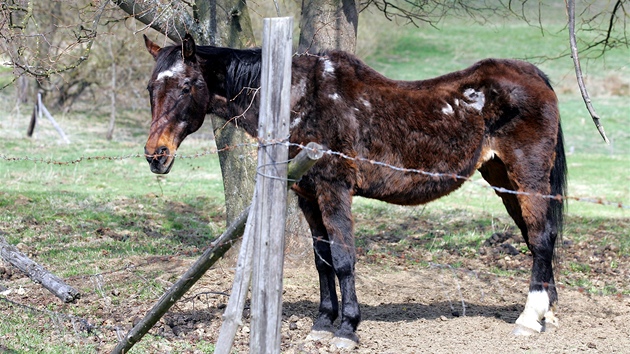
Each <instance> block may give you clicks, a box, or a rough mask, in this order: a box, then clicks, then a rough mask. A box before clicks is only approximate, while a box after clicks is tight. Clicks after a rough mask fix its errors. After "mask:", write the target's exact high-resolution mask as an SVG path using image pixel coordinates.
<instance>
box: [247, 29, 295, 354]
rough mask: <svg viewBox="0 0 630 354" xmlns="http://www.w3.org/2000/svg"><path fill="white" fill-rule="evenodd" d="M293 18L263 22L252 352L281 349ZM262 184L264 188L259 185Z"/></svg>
mask: <svg viewBox="0 0 630 354" xmlns="http://www.w3.org/2000/svg"><path fill="white" fill-rule="evenodd" d="M292 30H293V19H292V18H290V17H283V18H266V19H265V20H264V22H263V46H262V74H261V88H260V115H259V122H258V138H259V139H260V140H261V141H262V142H263V144H261V146H260V147H259V151H258V169H259V170H258V176H257V182H256V191H255V193H256V198H254V200H256V201H257V203H259V205H258V206H255V207H254V208H253V209H254V210H255V211H256V212H257V213H258V214H257V215H256V217H255V218H254V220H253V222H254V223H255V224H254V225H252V227H253V228H254V229H255V230H256V232H255V233H254V234H255V235H257V237H255V239H254V269H253V274H252V301H251V308H252V323H251V335H250V344H249V348H250V349H249V350H250V353H280V325H281V316H282V274H283V263H284V225H285V221H286V207H287V187H286V186H287V182H286V178H287V163H286V161H287V159H288V150H289V148H288V146H287V145H285V144H268V143H266V142H273V141H276V142H277V141H281V140H282V139H285V138H286V137H287V136H289V115H290V100H291V59H292V49H291V47H292ZM259 187H260V188H259Z"/></svg>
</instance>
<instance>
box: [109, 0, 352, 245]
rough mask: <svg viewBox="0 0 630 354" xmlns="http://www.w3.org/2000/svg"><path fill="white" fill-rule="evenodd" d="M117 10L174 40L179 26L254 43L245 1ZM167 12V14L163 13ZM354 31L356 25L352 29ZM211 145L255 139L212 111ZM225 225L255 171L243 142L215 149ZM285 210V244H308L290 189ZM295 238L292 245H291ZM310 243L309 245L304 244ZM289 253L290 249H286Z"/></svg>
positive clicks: (220, 42)
mask: <svg viewBox="0 0 630 354" xmlns="http://www.w3.org/2000/svg"><path fill="white" fill-rule="evenodd" d="M114 3H115V4H116V5H118V6H119V7H120V8H121V9H122V10H123V11H125V12H127V13H128V14H130V15H133V16H134V17H135V18H136V19H137V20H138V21H140V22H142V23H144V24H146V25H149V26H150V27H151V28H153V29H155V30H157V31H159V32H161V33H163V34H165V35H167V36H168V37H169V38H171V39H173V40H175V41H178V40H179V39H180V38H183V37H184V28H185V29H186V30H187V31H188V32H189V33H190V34H191V35H192V36H193V37H194V39H195V41H196V42H197V43H199V44H211V45H217V46H226V47H232V48H243V47H252V46H255V39H254V33H253V30H252V27H251V20H250V17H249V11H248V8H247V3H246V1H244V0H209V1H203V0H197V1H196V2H195V4H194V7H193V9H194V10H193V12H192V15H191V14H189V13H187V12H185V11H179V12H176V11H175V10H173V9H175V8H176V7H177V6H182V4H183V2H180V1H171V2H170V4H171V8H161V7H160V8H156V7H151V6H147V5H145V4H144V3H143V2H140V1H138V2H136V1H135V0H114ZM169 14H170V15H169ZM355 32H356V30H355ZM210 118H211V119H210V120H211V121H212V126H213V128H214V133H215V141H216V144H217V148H219V149H223V148H225V147H235V146H239V145H241V144H248V145H251V144H256V140H254V139H252V138H251V137H249V136H248V135H247V134H246V133H245V132H244V131H243V130H242V129H237V128H236V127H234V125H232V124H226V122H225V121H224V120H222V119H220V118H217V117H210ZM219 161H220V163H221V172H222V175H223V186H224V189H225V206H226V214H227V222H228V225H229V224H230V223H231V221H232V220H234V218H235V217H236V216H237V215H238V213H239V212H240V211H241V210H243V208H244V207H245V206H247V205H248V204H249V203H250V201H251V199H252V195H253V192H254V180H255V177H256V149H255V148H253V147H249V146H243V147H239V148H234V149H228V150H226V151H223V152H221V153H219ZM289 200H290V202H289V206H288V216H287V237H288V240H289V241H288V243H287V244H288V248H289V250H290V249H291V248H295V247H297V248H302V246H300V244H304V242H302V240H305V241H306V244H309V245H310V241H308V240H309V238H308V237H306V235H308V234H309V232H308V225H307V223H306V221H305V220H304V217H303V216H302V213H301V212H300V210H299V208H298V207H297V198H296V197H295V195H293V194H291V197H290V198H289ZM296 242H297V245H296ZM308 247H310V246H308ZM289 254H291V251H289Z"/></svg>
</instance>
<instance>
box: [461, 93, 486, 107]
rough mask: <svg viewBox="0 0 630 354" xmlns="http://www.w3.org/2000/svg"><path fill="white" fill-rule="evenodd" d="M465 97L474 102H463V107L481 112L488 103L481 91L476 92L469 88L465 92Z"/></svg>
mask: <svg viewBox="0 0 630 354" xmlns="http://www.w3.org/2000/svg"><path fill="white" fill-rule="evenodd" d="M464 97H466V98H468V99H469V100H471V101H472V102H470V103H468V102H463V103H462V104H463V105H466V106H468V107H471V108H473V109H476V110H477V111H480V112H481V109H482V108H483V106H484V104H485V103H486V96H485V95H484V94H483V92H481V91H475V90H474V89H472V88H467V89H466V90H465V91H464Z"/></svg>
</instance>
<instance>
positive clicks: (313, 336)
mask: <svg viewBox="0 0 630 354" xmlns="http://www.w3.org/2000/svg"><path fill="white" fill-rule="evenodd" d="M332 337H333V332H329V331H315V330H313V331H311V333H309V334H308V336H306V340H311V341H314V342H321V341H324V340H328V339H330V338H332Z"/></svg>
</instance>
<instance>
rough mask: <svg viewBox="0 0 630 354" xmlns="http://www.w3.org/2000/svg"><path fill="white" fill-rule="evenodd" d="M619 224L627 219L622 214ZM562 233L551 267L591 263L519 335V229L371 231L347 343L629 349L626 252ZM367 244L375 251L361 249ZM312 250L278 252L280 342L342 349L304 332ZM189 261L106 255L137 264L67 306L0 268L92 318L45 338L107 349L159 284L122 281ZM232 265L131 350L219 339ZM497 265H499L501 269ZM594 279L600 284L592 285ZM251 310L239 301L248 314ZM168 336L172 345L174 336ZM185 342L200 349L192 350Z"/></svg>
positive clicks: (172, 275) (88, 285)
mask: <svg viewBox="0 0 630 354" xmlns="http://www.w3.org/2000/svg"><path fill="white" fill-rule="evenodd" d="M623 223H625V224H624V225H626V224H627V220H626V221H623ZM626 226H627V225H626ZM594 236H596V235H594ZM372 241H374V244H375V245H382V244H384V243H385V244H387V241H388V240H384V239H383V237H382V236H374V237H373V240H372ZM389 241H391V240H389ZM564 243H565V246H564V247H563V248H562V250H561V257H562V258H561V259H562V260H561V261H560V263H559V264H560V265H559V267H558V271H557V273H561V272H562V269H567V267H568V266H567V265H566V264H567V263H569V261H571V260H579V261H580V262H579V264H582V265H583V266H584V267H585V269H587V270H588V271H585V273H587V274H582V273H579V272H576V271H573V272H569V275H566V276H565V275H560V276H557V279H558V281H559V284H560V285H559V296H560V304H559V307H558V309H557V310H558V312H557V315H558V317H559V320H560V327H559V328H557V329H550V330H548V331H546V332H544V333H541V334H540V335H534V336H530V337H515V336H512V335H511V331H512V329H513V327H514V321H515V320H516V318H517V317H518V315H519V313H520V312H521V310H522V309H523V305H524V303H525V299H526V295H527V289H528V277H529V271H528V270H529V266H530V255H529V254H527V253H526V252H516V253H514V252H513V251H514V249H521V248H522V246H523V245H522V240H519V239H518V237H515V236H511V234H510V233H509V232H508V233H505V234H496V235H494V236H493V237H492V238H490V239H488V240H487V242H485V243H484V246H483V247H482V248H481V249H480V250H477V251H476V252H477V253H476V254H473V255H471V254H467V253H466V252H462V251H461V250H450V251H444V252H441V253H440V252H437V253H436V252H433V253H427V252H426V251H423V249H421V248H414V247H411V246H407V247H408V250H407V252H402V253H398V252H391V248H383V249H382V250H381V251H382V252H381V251H379V249H378V248H375V247H376V246H373V245H372V246H371V247H370V245H371V244H370V243H369V242H368V244H367V246H366V247H365V248H360V249H359V262H358V265H357V292H358V296H359V301H360V303H361V310H362V316H363V322H362V323H361V324H360V326H359V330H358V334H359V336H360V339H361V343H360V345H359V347H358V348H357V349H355V350H353V351H352V352H355V353H456V352H462V353H475V352H484V353H514V352H526V353H572V352H592V353H627V352H630V326H629V325H628V323H630V297H629V296H628V295H627V289H628V283H629V282H630V277H629V274H630V266H629V263H630V260H629V259H628V256H620V255H619V252H617V250H615V249H614V247H612V249H611V247H610V246H607V245H603V244H602V245H599V246H598V245H596V244H593V243H584V242H579V243H573V242H571V240H565V241H564ZM368 248H369V249H370V250H371V251H367V250H366V249H368ZM401 255H404V257H402V256H401ZM311 257H312V256H311V255H310V254H305V253H302V254H297V255H296V254H293V255H292V257H290V259H289V260H288V261H287V263H286V267H285V282H284V289H285V293H284V297H283V302H284V309H283V324H282V348H283V352H285V353H330V352H338V350H336V349H335V348H332V347H331V346H330V345H329V344H328V343H327V342H312V341H307V340H305V338H306V336H307V334H308V333H309V331H310V326H311V324H312V319H313V318H314V317H315V314H316V311H317V306H318V284H317V279H316V276H315V274H316V272H315V269H314V266H313V265H312V260H311ZM302 258H303V259H302ZM410 259H415V260H416V261H417V262H415V261H410ZM193 260H194V259H192V258H187V259H185V260H183V259H181V258H177V257H152V258H138V259H124V260H123V259H121V260H120V263H119V264H112V266H111V269H116V268H120V267H123V266H124V265H125V264H135V266H134V267H132V268H129V269H127V270H123V271H118V272H111V273H109V274H103V275H102V276H100V278H99V279H98V284H97V281H96V280H95V279H94V278H81V277H77V278H74V279H70V282H71V283H73V284H74V285H77V284H78V286H79V287H82V288H83V289H92V291H87V292H86V291H85V290H84V294H85V295H84V297H83V298H82V299H81V300H80V301H79V303H78V304H76V305H71V306H74V307H75V308H68V307H65V308H62V306H61V305H55V304H50V303H51V295H50V294H48V293H47V292H46V291H45V290H42V289H41V288H39V287H37V286H35V285H33V284H32V283H30V281H29V280H28V279H27V278H24V277H23V276H21V275H18V274H16V273H14V272H12V271H11V270H10V269H9V268H8V267H7V266H3V267H0V268H2V269H0V273H1V274H0V277H2V279H3V283H4V284H5V285H8V286H9V287H10V288H13V289H15V288H24V289H26V291H25V292H23V293H19V292H14V293H12V294H10V295H8V296H7V298H8V299H10V300H11V301H15V302H17V303H20V304H23V305H28V306H32V307H34V308H42V307H43V306H42V304H48V307H47V308H48V309H50V310H52V311H57V312H63V313H74V314H76V316H79V317H80V318H85V319H87V320H88V321H89V325H85V324H82V323H80V321H76V320H75V321H67V323H66V324H65V326H66V327H67V328H71V329H68V330H66V331H57V332H55V333H56V334H55V335H53V337H52V338H51V339H50V340H53V341H60V340H63V341H66V342H67V343H68V345H69V346H71V347H75V348H76V347H79V348H80V347H81V345H84V344H90V345H95V346H96V348H97V352H109V351H110V350H111V349H112V348H113V347H114V345H115V343H116V334H115V331H114V330H113V329H114V328H115V327H120V328H121V329H122V330H124V331H127V330H128V329H130V328H131V326H132V324H133V323H134V322H135V321H137V320H138V319H139V318H142V316H144V314H145V313H146V312H147V311H148V309H150V307H151V306H152V305H153V303H154V301H155V299H156V298H157V297H159V295H160V290H162V288H160V287H159V286H156V287H155V288H151V289H153V290H151V289H150V290H151V291H149V294H148V295H140V292H139V291H137V290H136V291H135V293H134V292H133V291H131V290H130V289H126V288H125V284H129V283H132V282H134V281H137V279H138V277H150V276H151V274H152V272H155V273H156V274H160V275H159V276H157V277H155V279H154V280H155V281H156V282H157V283H158V284H161V283H164V284H171V283H172V282H173V281H175V280H176V279H177V278H178V277H179V275H180V274H182V273H183V272H184V271H185V270H186V269H187V268H188V266H189V265H190V264H191V263H192V262H193ZM447 264H451V265H457V266H449V265H447ZM0 265H1V264H0ZM231 267H233V262H231V261H228V260H222V261H220V262H219V263H218V264H217V265H216V266H215V267H214V268H213V269H211V270H210V271H209V272H208V273H207V275H206V276H205V277H204V278H203V279H202V280H201V281H200V283H198V284H197V285H196V286H195V287H194V288H193V289H192V290H191V291H190V292H189V295H187V296H186V297H185V298H184V299H183V300H182V301H180V302H179V303H178V304H176V305H175V306H174V307H173V309H172V310H171V311H170V312H169V313H168V314H167V315H166V316H165V317H164V318H163V319H162V320H161V321H160V322H159V323H158V324H157V325H156V327H155V328H154V329H153V330H152V331H151V334H152V335H153V337H145V339H144V341H147V342H149V343H150V342H151V341H156V338H157V339H160V341H156V342H160V343H161V344H155V345H153V344H149V345H148V348H149V349H144V350H142V351H138V352H145V351H146V352H156V353H171V352H181V350H177V349H174V348H172V347H171V346H170V345H169V343H179V344H181V343H182V342H186V343H190V344H191V346H192V347H193V348H194V345H195V343H197V342H198V341H199V340H200V339H203V340H206V341H215V340H216V338H217V336H218V330H219V328H220V325H221V321H220V316H221V313H222V311H223V309H224V308H225V304H226V303H227V300H228V298H227V296H226V295H227V293H228V292H229V291H230V289H231V285H232V284H231V279H232V275H233V271H232V269H231ZM497 269H501V270H505V272H504V273H501V272H497ZM493 270H494V271H493ZM497 273H500V274H501V275H497ZM577 273H579V274H577ZM578 276H584V277H587V278H588V279H589V284H590V286H591V289H590V290H589V289H585V288H583V287H580V286H577V285H563V284H566V283H567V282H568V283H572V284H575V282H574V279H573V278H576V277H578ZM164 287H166V286H164ZM593 289H595V290H593ZM597 289H603V290H601V291H599V292H598V291H597ZM605 289H609V290H607V291H604V290H605ZM610 289H615V290H616V291H610ZM624 289H625V290H624ZM130 294H131V296H130ZM0 308H2V312H4V313H5V314H6V313H8V312H10V311H16V309H15V308H13V309H12V308H11V306H8V307H7V306H5V305H4V304H3V305H1V306H0ZM248 316H249V311H248V310H246V319H248V318H249V317H248ZM51 318H52V316H51V317H49V316H41V317H40V322H41V323H39V324H36V325H41V326H44V325H45V324H46V323H47V322H50V321H51ZM90 326H93V328H92V327H90ZM9 337H10V336H9ZM248 341H249V327H248V321H246V323H245V325H244V326H243V327H242V328H240V330H239V332H238V334H237V338H236V340H235V347H234V348H235V351H236V352H238V353H243V352H248V350H249V347H248ZM10 343H11V338H3V339H1V340H0V344H1V345H0V352H3V351H7V352H21V351H20V350H19V349H20V348H14V347H11V344H10ZM145 343H146V342H145ZM165 343H166V344H165ZM146 347H147V346H145V348H146ZM173 347H175V348H177V346H176V345H174V344H173ZM11 350H13V351H11ZM191 352H196V353H202V352H204V351H201V350H199V349H196V350H192V349H191Z"/></svg>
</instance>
